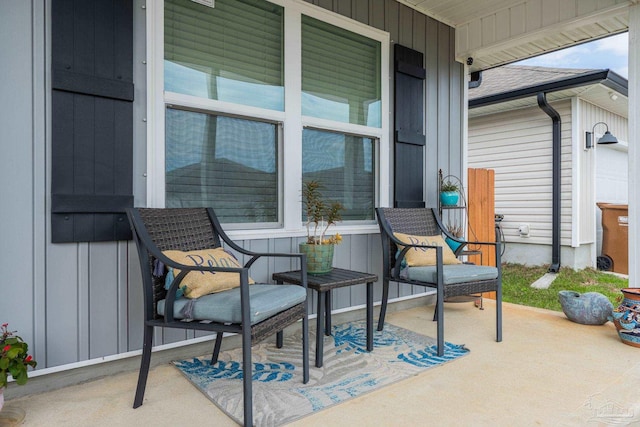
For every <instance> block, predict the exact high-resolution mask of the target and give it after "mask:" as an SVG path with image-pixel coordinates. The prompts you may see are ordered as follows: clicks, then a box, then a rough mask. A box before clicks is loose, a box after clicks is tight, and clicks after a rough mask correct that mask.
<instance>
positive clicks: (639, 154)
mask: <svg viewBox="0 0 640 427" xmlns="http://www.w3.org/2000/svg"><path fill="white" fill-rule="evenodd" d="M639 51H640V4H634V5H631V6H629V286H631V287H634V288H637V287H640V280H639V278H640V260H639V259H638V255H640V251H639V248H638V236H639V235H638V229H639V227H640V223H639V222H638V221H640V215H639V213H640V209H639V208H640V206H639V205H638V204H639V202H640V197H638V190H639V189H640V185H639V184H640V147H638V144H639V143H640V134H639V133H638V131H640V123H639V122H640V105H638V100H639V99H640V98H639V96H640V54H639Z"/></svg>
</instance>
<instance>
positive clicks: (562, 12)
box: [398, 0, 637, 71]
mask: <svg viewBox="0 0 640 427" xmlns="http://www.w3.org/2000/svg"><path fill="white" fill-rule="evenodd" d="M398 1H399V2H400V3H403V4H405V5H407V6H409V7H411V8H413V9H416V10H418V11H420V12H422V13H424V14H425V15H427V16H431V17H432V18H434V19H437V20H439V21H441V22H444V23H445V24H448V25H450V26H452V27H454V28H455V29H456V59H457V60H458V61H460V62H466V61H467V59H468V58H473V63H472V64H471V66H470V67H469V68H470V70H471V71H475V70H483V69H488V68H492V67H496V66H499V65H504V64H508V63H511V62H515V61H519V60H522V59H526V58H530V57H532V56H537V55H540V54H543V53H548V52H551V51H554V50H559V49H563V48H566V47H569V46H573V45H576V44H580V43H584V42H586V41H589V40H594V39H598V38H602V37H607V36H610V35H614V34H618V33H622V32H625V31H628V27H629V12H628V8H629V6H630V5H631V4H633V3H635V2H637V0H562V1H556V0H551V1H549V0H398Z"/></svg>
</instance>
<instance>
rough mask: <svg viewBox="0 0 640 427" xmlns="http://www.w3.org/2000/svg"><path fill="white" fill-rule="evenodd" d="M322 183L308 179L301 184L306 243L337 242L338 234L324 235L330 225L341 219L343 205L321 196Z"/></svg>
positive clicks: (339, 239)
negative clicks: (305, 218)
mask: <svg viewBox="0 0 640 427" xmlns="http://www.w3.org/2000/svg"><path fill="white" fill-rule="evenodd" d="M322 188H323V187H322V184H320V183H319V182H318V181H315V180H310V181H307V182H304V183H303V184H302V204H303V207H304V212H305V214H306V216H307V220H306V223H305V225H306V227H307V243H308V244H310V245H326V244H337V243H340V241H341V240H342V236H340V234H337V233H336V234H335V235H334V236H331V237H325V234H326V232H327V230H328V229H329V227H330V226H332V225H334V224H335V223H336V222H338V221H340V220H342V215H341V214H342V211H343V209H344V206H342V203H340V202H330V201H326V200H325V199H324V197H323V196H322V191H321V190H322Z"/></svg>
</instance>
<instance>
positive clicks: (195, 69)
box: [164, 0, 284, 111]
mask: <svg viewBox="0 0 640 427" xmlns="http://www.w3.org/2000/svg"><path fill="white" fill-rule="evenodd" d="M283 16H284V14H283V8H282V7H280V6H277V5H274V4H272V3H269V2H265V1H262V0H216V2H215V7H214V8H211V7H207V6H204V5H201V4H198V3H195V2H193V1H191V0H166V1H165V23H164V51H165V53H164V59H165V90H167V91H170V92H176V93H181V94H185V95H192V96H198V97H202V98H210V99H215V100H220V101H227V102H234V103H238V104H242V105H250V106H255V107H261V108H268V109H272V110H277V111H283V109H284V83H283V82H284V76H283V28H284V18H283Z"/></svg>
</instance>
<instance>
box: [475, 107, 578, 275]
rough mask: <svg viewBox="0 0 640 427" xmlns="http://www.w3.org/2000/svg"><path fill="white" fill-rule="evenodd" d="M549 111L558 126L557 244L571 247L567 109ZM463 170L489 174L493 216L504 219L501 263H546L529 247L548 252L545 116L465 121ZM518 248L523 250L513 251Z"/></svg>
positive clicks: (526, 113) (521, 112) (529, 113)
mask: <svg viewBox="0 0 640 427" xmlns="http://www.w3.org/2000/svg"><path fill="white" fill-rule="evenodd" d="M551 105H552V107H553V108H554V109H555V110H557V111H558V113H559V114H560V116H561V121H562V125H561V141H562V142H561V144H562V159H561V186H562V189H561V223H560V229H561V234H560V243H561V245H562V246H571V242H572V231H573V230H572V222H571V213H572V209H573V207H572V206H573V202H572V188H571V180H572V156H571V152H572V148H571V146H572V136H571V135H572V123H571V103H570V102H569V101H562V102H556V103H552V104H551ZM469 167H471V168H487V169H494V170H495V201H496V202H495V211H496V213H498V214H503V215H504V220H503V221H502V229H503V231H504V236H505V241H506V242H507V244H506V250H505V254H504V257H503V259H504V260H505V261H507V262H521V263H523V264H540V263H550V262H551V256H550V255H549V256H548V257H547V256H546V252H545V253H544V254H539V255H534V254H532V253H531V248H532V247H538V248H540V250H541V251H546V250H547V248H548V251H549V254H550V251H551V250H550V246H551V242H552V172H553V171H552V124H551V119H550V118H549V116H547V115H546V114H545V113H544V112H543V111H542V110H540V109H539V108H536V107H531V108H523V109H518V110H512V111H507V112H504V113H499V114H489V115H484V116H479V117H472V118H470V119H469ZM521 224H526V225H528V226H529V230H530V232H529V236H522V235H521V234H520V233H519V227H520V225H521ZM518 245H526V246H525V247H523V248H521V249H522V250H518V249H517V248H518V247H519V246H518ZM545 247H547V248H545ZM527 248H528V249H527ZM543 260H544V261H543ZM540 261H542V262H540Z"/></svg>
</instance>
